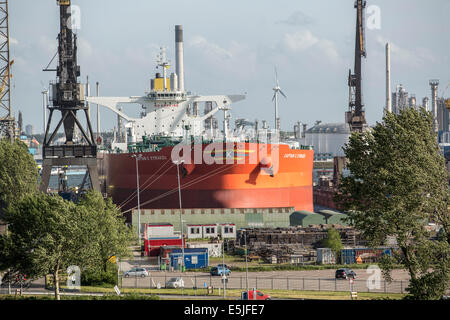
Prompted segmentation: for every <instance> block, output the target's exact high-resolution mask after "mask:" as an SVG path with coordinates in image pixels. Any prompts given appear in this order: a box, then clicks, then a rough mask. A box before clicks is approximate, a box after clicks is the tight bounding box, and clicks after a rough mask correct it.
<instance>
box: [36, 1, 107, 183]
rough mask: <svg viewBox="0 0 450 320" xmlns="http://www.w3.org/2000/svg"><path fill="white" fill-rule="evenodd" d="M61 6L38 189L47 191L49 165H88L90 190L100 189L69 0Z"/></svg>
mask: <svg viewBox="0 0 450 320" xmlns="http://www.w3.org/2000/svg"><path fill="white" fill-rule="evenodd" d="M57 4H58V5H59V9H60V33H59V35H58V60H59V61H58V66H57V68H56V69H53V70H48V69H47V70H44V71H56V78H57V80H56V83H54V84H51V92H52V93H51V98H52V102H53V103H52V106H49V107H48V108H49V110H50V114H49V117H48V121H47V127H46V130H45V137H44V143H43V163H42V167H43V171H42V177H41V185H40V190H41V191H43V192H47V188H48V184H49V180H50V174H51V169H52V167H62V166H72V165H76V166H87V169H88V172H89V175H90V179H91V184H92V187H93V189H95V190H97V191H100V183H99V178H98V171H97V146H96V145H95V139H94V135H93V131H92V127H91V122H90V119H89V112H88V107H87V106H86V104H85V96H84V85H83V84H81V83H79V82H78V77H79V76H80V66H78V64H77V36H76V34H74V33H73V32H72V16H71V7H70V0H57ZM57 112H60V114H61V119H60V120H59V122H58V123H57V125H56V127H55V128H54V129H53V130H50V127H51V122H52V119H53V117H54V115H55V113H57ZM77 112H84V114H85V116H86V123H87V130H85V129H84V128H83V126H82V124H81V123H80V121H79V120H78V117H77ZM61 126H63V128H64V136H65V143H64V144H62V145H56V144H54V141H53V140H54V138H55V136H56V134H57V132H58V130H59V129H60V128H61ZM76 128H78V129H79V131H80V132H81V133H82V137H81V139H76V137H75V135H74V132H75V129H76Z"/></svg>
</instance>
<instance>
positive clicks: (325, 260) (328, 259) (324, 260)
mask: <svg viewBox="0 0 450 320" xmlns="http://www.w3.org/2000/svg"><path fill="white" fill-rule="evenodd" d="M317 263H318V264H335V263H336V254H335V253H334V252H333V251H331V249H330V248H318V249H317Z"/></svg>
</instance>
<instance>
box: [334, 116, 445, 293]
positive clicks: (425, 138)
mask: <svg viewBox="0 0 450 320" xmlns="http://www.w3.org/2000/svg"><path fill="white" fill-rule="evenodd" d="M344 151H345V155H346V157H347V159H348V161H349V163H348V166H347V168H348V169H349V170H350V175H349V176H348V177H342V182H341V183H340V185H339V186H338V192H337V194H336V196H335V200H336V202H337V203H339V205H340V207H341V209H344V210H346V211H347V212H349V218H350V222H351V223H352V225H353V226H355V227H356V229H358V230H360V231H361V232H362V234H363V236H364V237H365V239H367V240H368V241H369V244H370V245H371V246H373V247H375V246H379V245H382V244H384V241H385V240H386V238H387V237H388V236H393V237H395V239H396V240H397V244H398V247H399V252H398V254H394V256H393V258H395V259H396V262H398V263H401V264H402V265H403V266H404V267H405V269H406V270H408V273H409V275H410V277H411V280H410V286H409V288H408V290H409V293H410V297H412V298H415V299H436V298H439V297H441V296H442V294H443V293H444V292H445V290H446V289H447V288H448V283H449V279H450V272H449V271H450V265H449V264H450V262H449V261H450V259H449V257H450V246H449V237H448V235H449V226H450V218H449V214H448V209H447V206H448V202H449V191H448V172H447V169H446V167H445V160H444V157H443V156H442V154H441V153H440V151H439V147H438V145H437V139H436V134H434V132H433V117H432V115H431V113H429V112H427V111H425V110H424V109H423V108H422V109H421V110H419V111H417V110H414V109H411V108H408V109H405V110H402V111H401V112H400V114H398V115H395V114H392V113H388V114H386V115H385V117H384V118H383V122H382V123H377V124H376V126H375V127H374V128H373V129H372V130H369V131H366V132H364V133H353V134H352V135H351V137H350V140H349V143H348V144H347V145H346V146H345V148H344ZM428 222H434V223H437V224H439V225H440V226H442V229H443V230H444V231H443V234H445V235H447V236H446V237H441V240H440V241H439V240H437V241H436V240H431V235H430V232H429V231H427V229H426V228H425V226H426V224H427V223H428ZM392 265H393V261H392V259H391V258H389V257H385V259H383V261H382V263H381V267H382V269H383V272H384V274H385V276H386V277H387V279H388V280H389V279H390V270H391V268H392Z"/></svg>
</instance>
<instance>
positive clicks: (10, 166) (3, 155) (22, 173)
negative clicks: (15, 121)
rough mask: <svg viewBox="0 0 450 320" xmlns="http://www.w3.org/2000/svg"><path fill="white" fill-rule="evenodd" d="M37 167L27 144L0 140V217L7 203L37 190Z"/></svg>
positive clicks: (9, 203)
mask: <svg viewBox="0 0 450 320" xmlns="http://www.w3.org/2000/svg"><path fill="white" fill-rule="evenodd" d="M37 181H38V168H37V166H36V162H35V161H34V160H33V156H32V155H31V154H30V153H29V152H28V148H27V146H26V145H25V144H24V143H23V142H21V141H18V140H16V141H15V142H13V143H11V142H10V141H9V139H2V140H0V218H1V215H2V212H3V211H4V210H5V209H6V208H7V207H8V205H11V204H14V202H16V201H17V200H19V199H20V198H21V197H23V196H25V195H27V194H30V193H34V192H37Z"/></svg>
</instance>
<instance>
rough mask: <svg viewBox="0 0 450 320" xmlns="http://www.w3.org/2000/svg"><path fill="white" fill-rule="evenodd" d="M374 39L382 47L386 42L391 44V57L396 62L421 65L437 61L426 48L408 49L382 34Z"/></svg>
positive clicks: (415, 65) (413, 65) (410, 65)
mask: <svg viewBox="0 0 450 320" xmlns="http://www.w3.org/2000/svg"><path fill="white" fill-rule="evenodd" d="M376 41H377V42H378V43H379V44H381V45H382V46H383V47H384V46H386V43H389V44H390V46H391V57H392V59H393V60H395V61H397V63H400V64H403V65H406V66H409V67H415V68H417V67H423V66H427V65H428V64H430V63H435V62H436V61H437V58H436V57H435V55H434V54H433V53H432V52H431V50H429V49H427V48H421V47H418V48H415V49H413V50H408V49H405V48H402V47H400V46H399V45H398V44H396V43H393V42H391V41H389V40H388V39H386V38H384V37H382V36H377V37H376Z"/></svg>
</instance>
